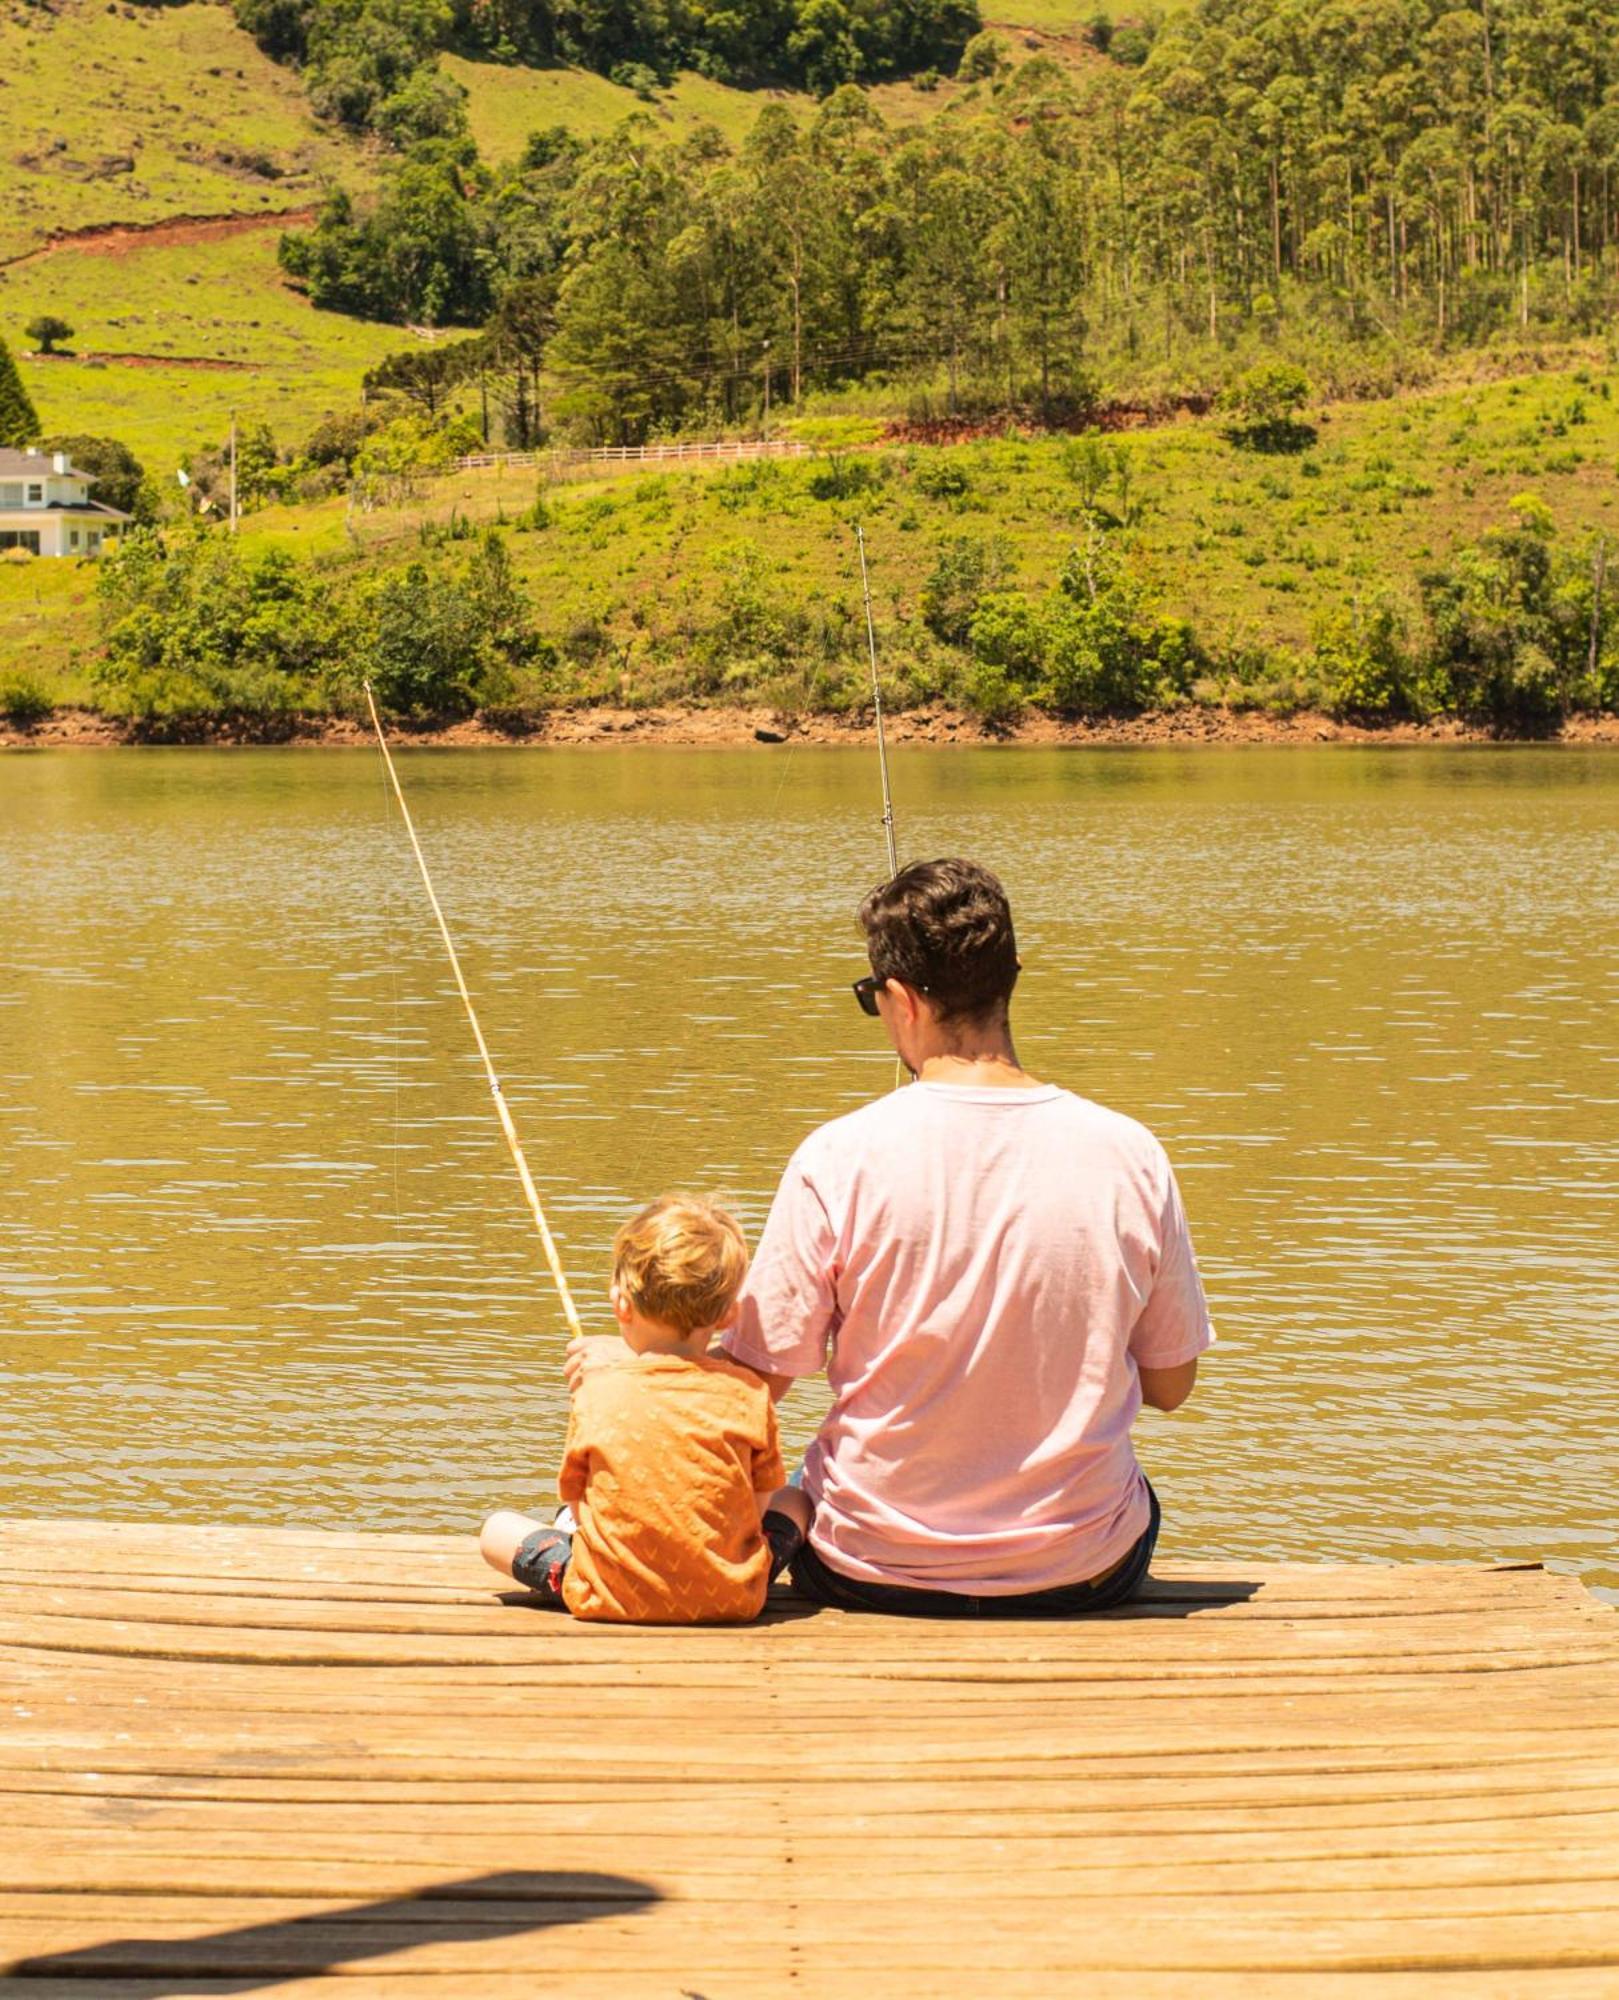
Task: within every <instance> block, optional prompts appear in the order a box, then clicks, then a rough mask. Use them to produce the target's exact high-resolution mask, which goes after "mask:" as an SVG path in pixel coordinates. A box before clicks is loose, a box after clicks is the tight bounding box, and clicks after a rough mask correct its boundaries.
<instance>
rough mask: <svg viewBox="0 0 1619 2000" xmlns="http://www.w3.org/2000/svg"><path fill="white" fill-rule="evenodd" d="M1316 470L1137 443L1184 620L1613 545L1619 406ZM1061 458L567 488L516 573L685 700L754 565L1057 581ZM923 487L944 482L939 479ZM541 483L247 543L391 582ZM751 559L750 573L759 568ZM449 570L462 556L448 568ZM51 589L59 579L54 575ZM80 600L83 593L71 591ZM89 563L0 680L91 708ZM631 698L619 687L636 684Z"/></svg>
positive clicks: (812, 584)
mask: <svg viewBox="0 0 1619 2000" xmlns="http://www.w3.org/2000/svg"><path fill="white" fill-rule="evenodd" d="M1322 414H1323V415H1324V417H1325V421H1324V422H1322V423H1321V425H1320V428H1319V435H1318V439H1317V443H1316V445H1315V446H1314V448H1313V449H1312V450H1310V451H1309V452H1307V453H1304V454H1302V455H1300V456H1298V457H1293V458H1273V457H1263V456H1257V455H1255V454H1254V453H1252V452H1247V451H1240V450H1238V449H1236V448H1235V447H1233V446H1232V445H1230V444H1228V443H1227V442H1226V441H1225V440H1224V439H1223V438H1222V437H1221V436H1220V434H1219V431H1218V429H1217V428H1216V427H1215V426H1214V425H1213V424H1212V423H1210V422H1207V421H1204V422H1196V423H1192V422H1188V423H1182V424H1176V425H1171V426H1167V427H1164V428H1162V429H1157V430H1152V431H1141V432H1137V433H1135V434H1133V435H1131V436H1130V437H1128V438H1127V439H1126V440H1124V442H1125V444H1126V447H1127V449H1128V450H1129V452H1130V454H1131V460H1132V467H1133V471H1134V476H1135V488H1136V492H1137V493H1138V495H1139V497H1140V499H1141V501H1142V503H1143V514H1142V518H1141V522H1140V526H1139V528H1138V530H1137V544H1136V546H1137V560H1138V561H1139V562H1140V563H1141V565H1142V566H1143V568H1144V570H1145V571H1146V573H1147V574H1148V575H1149V576H1150V577H1151V578H1152V579H1153V581H1154V582H1155V584H1156V586H1157V588H1158V590H1159V592H1160V593H1161V595H1162V597H1163V599H1164V600H1165V602H1166V603H1167V604H1168V605H1169V606H1171V607H1172V608H1176V609H1179V610H1181V611H1184V612H1185V613H1186V614H1187V615H1189V616H1190V617H1192V618H1193V619H1194V621H1195V622H1196V625H1197V627H1198V630H1199V632H1200V634H1201V636H1202V637H1203V639H1204V640H1205V642H1206V643H1209V644H1211V645H1213V646H1216V647H1218V648H1237V647H1241V646H1244V645H1261V646H1264V647H1267V648H1273V649H1274V648H1285V647H1289V646H1302V645H1303V644H1305V643H1306V642H1307V640H1308V638H1309V634H1310V629H1311V626H1312V624H1313V622H1314V620H1315V619H1316V618H1317V617H1318V616H1320V615H1321V614H1322V613H1323V612H1327V611H1331V610H1334V609H1336V608H1339V607H1341V606H1343V605H1345V604H1346V603H1348V602H1349V601H1350V600H1352V599H1353V598H1355V597H1357V596H1358V597H1360V598H1362V599H1369V598H1370V597H1371V596H1373V595H1374V594H1376V593H1377V592H1379V591H1381V590H1382V589H1384V588H1392V589H1394V590H1395V591H1397V592H1400V593H1402V594H1405V595H1407V596H1408V597H1410V598H1412V600H1413V601H1414V588H1413V585H1414V578H1415V575H1416V573H1417V571H1418V570H1419V569H1420V568H1421V567H1422V566H1423V565H1424V564H1425V563H1427V562H1428V561H1430V560H1433V559H1437V558H1441V557H1443V556H1444V555H1446V554H1447V553H1448V552H1449V551H1450V550H1451V549H1452V548H1454V547H1455V546H1457V545H1458V544H1460V543H1462V542H1465V541H1467V540H1470V539H1472V538H1473V537H1475V536H1476V535H1477V534H1479V533H1480V532H1482V531H1483V530H1484V529H1485V528H1487V527H1489V526H1491V525H1492V524H1495V523H1498V522H1501V521H1503V520H1505V519H1506V518H1508V517H1509V506H1510V502H1511V501H1512V500H1513V498H1514V497H1515V496H1517V495H1518V494H1521V493H1526V492H1527V493H1533V494H1535V495H1537V496H1538V497H1539V498H1540V499H1542V500H1543V501H1544V502H1545V503H1546V504H1547V505H1548V506H1549V507H1550V508H1551V510H1552V512H1553V515H1554V517H1555V518H1556V520H1557V523H1558V525H1559V529H1560V530H1561V531H1562V532H1565V533H1573V532H1576V531H1579V530H1582V529H1585V528H1589V527H1591V526H1595V525H1603V526H1607V527H1610V528H1612V529H1614V530H1615V531H1616V534H1619V389H1616V385H1615V383H1614V380H1613V378H1611V377H1610V376H1607V375H1603V374H1601V373H1599V372H1596V371H1594V370H1591V371H1584V370H1582V371H1570V370H1563V371H1559V372H1556V373H1550V374H1546V375H1541V376H1534V377H1526V378H1521V379H1517V380H1512V381H1506V382H1499V383H1493V384H1489V385H1486V386H1478V387H1466V388H1454V389H1448V390H1444V391H1441V392H1438V393H1434V394H1431V395H1422V396H1410V397H1406V398H1402V399H1400V400H1398V401H1392V402H1387V403H1372V404H1348V405H1339V406H1336V407H1334V408H1332V409H1331V410H1329V411H1326V412H1324V413H1322ZM1068 450H1069V448H1068V446H1067V443H1066V441H1065V440H1061V439H1055V438H1045V439H1038V440H1032V441H1028V442H1020V441H1017V440H1006V441H998V442H994V443H986V444H978V445H964V446H958V447H952V448H949V449H947V450H943V451H936V452H928V453H920V452H918V453H911V452H907V451H903V450H890V451H886V452H883V453H879V454H873V455H872V456H873V458H874V460H875V461H876V463H877V464H878V465H879V467H880V468H881V470H880V472H879V475H878V483H877V484H876V485H875V486H873V487H872V488H871V489H870V490H868V491H867V492H865V493H864V494H862V495H861V496H860V497H859V498H858V499H846V500H829V499H817V498H815V497H814V496H813V494H812V491H811V485H812V481H813V480H814V479H815V478H816V476H817V473H818V472H820V473H824V470H825V462H824V461H820V462H802V461H800V462H779V461H778V462H767V463H764V464H758V465H750V466H742V467H733V468H724V469H714V470H706V471H702V470H696V469H692V470H681V471H669V472H648V473H645V474H633V473H632V474H626V475H623V476H620V477H616V478H611V479H595V480H592V481H590V482H588V483H580V484H577V485H574V486H571V487H566V488H561V489H556V490H554V491H553V492H552V493H551V494H550V495H549V496H548V498H549V504H550V507H551V513H552V519H551V524H550V526H549V527H547V528H545V529H542V530H540V531H538V532H519V531H517V530H515V529H512V530H511V532H510V533H509V536H508V546H509V547H510V550H511V553H512V557H513V561H514V563H515V565H516V567H517V569H518V571H519V573H520V574H521V575H522V577H523V579H524V580H525V582H526V583H527V584H528V585H529V586H530V588H531V590H532V592H533V596H534V601H535V603H536V604H537V605H541V606H543V607H544V612H545V623H546V627H547V630H548V631H549V632H550V633H551V634H552V636H554V637H557V638H558V639H565V638H566V637H567V635H568V633H569V632H570V631H572V630H576V629H578V628H579V627H581V626H582V625H584V624H586V623H588V622H590V621H598V622H599V623H600V624H601V625H603V626H604V627H605V628H606V629H607V631H608V633H609V634H610V635H611V638H612V640H613V642H614V643H613V651H614V656H615V661H616V664H615V666H614V669H613V671H614V673H615V675H616V674H618V673H627V674H628V675H629V677H630V679H629V682H628V686H629V688H630V690H631V691H632V692H636V693H639V694H641V695H645V696H667V695H670V694H673V693H675V692H676V691H677V687H676V684H675V683H674V682H672V681H667V680H660V679H659V678H658V674H659V673H663V674H665V675H666V674H667V673H668V671H669V669H668V667H667V665H666V666H665V667H663V668H661V669H656V670H654V669H652V668H651V667H650V666H649V665H648V655H649V652H650V651H651V649H652V648H653V646H654V645H655V644H657V645H660V646H661V647H662V648H663V650H664V651H665V653H666V655H667V654H670V653H674V654H678V648H679V639H680V634H681V633H682V631H683V630H685V629H687V628H688V627H700V626H701V625H703V624H704V623H705V622H707V621H709V620H710V619H712V617H713V616H714V614H715V611H716V607H717V606H718V605H719V603H720V601H721V598H722V594H723V593H724V591H725V590H726V589H727V588H728V587H729V586H728V584H727V578H728V577H732V578H734V576H735V574H736V572H737V568H738V565H739V563H742V564H746V563H749V562H753V563H756V564H757V565H758V582H759V583H760V585H761V586H762V588H763V589H764V591H765V592H766V593H767V594H770V595H773V596H775V597H777V598H778V599H780V600H782V601H785V602H790V603H792V604H794V605H801V606H808V607H811V608H813V607H816V606H818V605H819V606H822V607H833V606H837V607H841V611H842V614H843V615H844V616H845V617H846V618H847V620H848V621H849V623H850V629H851V630H853V629H854V619H855V615H856V610H857V603H858V599H857V586H856V579H855V574H854V571H853V569H852V567H851V563H852V557H851V539H850V526H851V523H852V521H853V520H854V519H855V518H856V517H859V518H862V519H863V520H864V521H865V524H866V528H867V534H868V539H869V543H870V547H871V555H872V563H873V579H874V584H875V587H876V595H877V603H878V613H879V619H880V621H882V622H884V623H890V622H891V621H892V620H893V618H894V617H895V615H896V613H914V611H915V608H916V603H917V597H918V594H919V592H920V589H921V585H922V583H923V581H924V579H925V577H926V575H927V573H928V571H929V569H930V568H931V566H932V564H933V562H934V560H935V556H936V552H937V549H938V545H939V542H940V540H941V538H942V537H943V536H946V535H972V536H977V537H981V538H987V537H990V536H999V537H1002V538H1004V540H1005V542H1006V544H1007V546H1008V549H1009V551H1010V554H1011V557H1012V563H1013V570H1014V577H1015V580H1016V581H1019V582H1022V583H1024V584H1026V585H1028V586H1030V587H1033V588H1042V587H1044V586H1045V585H1047V584H1049V583H1051V582H1052V581H1053V580H1054V579H1055V577H1056V575H1057V572H1058V570H1059V568H1060V565H1061V563H1062V560H1063V557H1064V556H1065V554H1066V553H1067V551H1068V549H1069V548H1070V546H1071V545H1072V542H1073V539H1074V533H1075V513H1076V490H1075V487H1074V485H1073V482H1072V480H1071V478H1070V476H1069V474H1068V472H1067V470H1066V469H1065V468H1066V461H1067V457H1068ZM924 464H925V465H926V467H927V468H928V471H929V472H930V473H936V472H937V470H938V468H939V467H941V466H953V467H956V468H959V470H960V471H961V473H962V474H963V475H964V477H965V490H964V491H963V492H962V493H960V494H959V495H956V496H953V497H937V496H930V494H929V493H927V492H925V491H923V490H922V485H921V484H919V481H918V476H917V475H918V471H919V469H920V468H922V467H923V466H924ZM927 483H930V484H933V485H935V486H936V485H937V484H938V481H937V479H936V478H934V479H930V480H928V482H927ZM533 494H534V479H533V475H532V474H530V473H521V472H517V471H510V470H508V471H506V472H503V473H492V472H491V473H478V474H468V475H461V476H457V477H454V478H449V479H443V480H436V481H433V482H431V483H429V484H427V485H424V487H423V488H422V490H421V492H420V493H419V494H418V496H417V497H416V499H415V500H414V502H412V503H411V504H410V505H408V506H405V507H402V508H398V509H394V510H389V511H379V512H377V513H375V514H371V515H364V516H358V517H356V518H355V519H354V520H353V522H352V523H351V522H349V521H348V520H347V519H346V515H345V510H344V508H343V506H342V504H341V503H339V502H328V503H324V504H322V505H321V506H318V507H312V508H276V509H271V510H268V511H266V512H264V513H262V514H256V515H253V516H250V517H249V519H248V521H247V523H246V527H245V531H244V532H245V535H246V538H247V541H248V545H249V546H256V545H257V546H262V545H270V544H275V545H280V546H284V547H288V548H292V549H296V550H298V551H300V552H302V553H304V554H306V555H311V556H314V555H318V556H321V557H323V558H324V559H325V560H326V561H328V562H332V563H335V564H339V565H344V566H346V565H348V564H351V563H364V564H366V565H379V566H391V565H394V564H397V563H403V562H405V561H408V560H411V559H413V558H415V557H417V556H419V555H420V554H421V553H422V543H423V533H424V529H423V524H424V523H427V524H430V527H429V532H431V528H432V527H433V526H436V527H437V528H439V529H442V528H443V525H444V524H445V523H446V522H447V521H449V520H450V518H451V517H452V516H460V517H461V518H462V519H464V520H468V521H473V522H494V521H498V520H499V519H501V518H502V517H503V516H504V517H505V518H506V519H507V520H508V521H511V520H512V519H513V518H514V517H515V516H516V515H517V514H518V513H519V512H520V511H521V510H522V509H523V508H524V507H525V506H526V505H527V504H528V502H529V501H530V500H531V499H532V497H533ZM749 551H751V552H753V553H752V554H751V555H749V554H748V553H747V552H749ZM452 555H453V550H452ZM47 569H50V570H55V571H57V572H60V573H61V576H62V578H63V580H62V581H58V579H57V577H55V576H52V577H49V578H44V579H42V577H41V572H43V571H45V570H47ZM68 579H77V582H76V583H75V582H72V581H69V580H68ZM89 584H90V576H89V570H88V566H80V565H69V564H65V563H63V564H43V563H40V564H31V565H30V564H17V563H7V564H3V565H0V665H4V666H10V665H16V664H22V663H24V662H25V661H26V662H27V663H29V664H38V665H42V666H46V667H48V668H50V669H51V670H52V671H53V672H55V673H57V674H60V675H62V676H63V679H62V680H61V682H60V686H61V688H62V692H63V698H64V699H66V698H69V697H70V696H71V695H72V694H74V693H76V692H78V691H79V690H80V688H82V685H83V683H82V678H81V677H80V676H79V675H78V674H77V673H75V672H74V671H73V669H72V665H71V663H72V661H73V659H74V657H75V655H78V656H80V657H81V658H82V657H83V656H86V655H88V653H89V652H90V650H91V649H92V648H93V645H94V637H95V634H94V622H93V604H92V603H91V601H90V599H89V597H88V595H87V592H88V589H89ZM616 684H617V683H616V681H615V685H616Z"/></svg>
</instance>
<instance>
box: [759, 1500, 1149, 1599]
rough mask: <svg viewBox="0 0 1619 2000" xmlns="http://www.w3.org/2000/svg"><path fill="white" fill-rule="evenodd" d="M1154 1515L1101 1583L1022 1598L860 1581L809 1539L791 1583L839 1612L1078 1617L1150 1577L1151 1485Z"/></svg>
mask: <svg viewBox="0 0 1619 2000" xmlns="http://www.w3.org/2000/svg"><path fill="white" fill-rule="evenodd" d="M1147 1498H1148V1501H1149V1503H1150V1505H1151V1508H1152V1515H1151V1518H1150V1519H1149V1520H1148V1522H1147V1526H1146V1528H1145V1530H1144V1531H1143V1533H1142V1536H1141V1539H1140V1541H1138V1542H1137V1543H1136V1545H1135V1547H1134V1548H1133V1549H1131V1551H1130V1553H1129V1554H1128V1555H1127V1556H1126V1557H1125V1559H1124V1561H1123V1562H1122V1563H1120V1565H1119V1566H1118V1568H1117V1569H1116V1570H1114V1572H1113V1574H1112V1575H1111V1576H1106V1577H1103V1578H1102V1580H1101V1581H1100V1582H1099V1583H1064V1584H1059V1585H1058V1586H1057V1588H1056V1589H1055V1590H1034V1591H1029V1592H1028V1593H1027V1594H1025V1595H1024V1596H1021V1597H966V1596H963V1595H961V1594H960V1593H959V1592H957V1591H953V1590H912V1589H910V1588H908V1587H905V1586H901V1585H899V1584H893V1583H862V1582H860V1581H858V1580H857V1579H856V1578H854V1577H852V1576H842V1575H840V1574H839V1572H838V1571H837V1570H835V1569H830V1568H829V1567H828V1566H827V1565H826V1564H825V1563H824V1562H822V1560H821V1558H820V1557H819V1556H818V1555H817V1554H816V1553H815V1551H814V1549H812V1548H811V1547H810V1546H809V1545H808V1543H806V1544H805V1545H804V1547H803V1548H801V1549H800V1550H799V1551H798V1553H797V1555H795V1556H794V1557H793V1586H794V1588H795V1589H796V1590H797V1591H798V1593H799V1594H800V1596H802V1597H808V1598H810V1599H811V1600H812V1601H813V1602H814V1603H816V1604H827V1605H831V1606H833V1607H834V1608H835V1609H836V1610H839V1611H886V1612H888V1613H889V1614H890V1615H895V1614H897V1615H898V1616H900V1617H904V1618H1078V1617H1082V1616H1084V1615H1085V1614H1086V1613H1088V1612H1093V1611H1113V1610H1116V1609H1117V1608H1118V1606H1119V1605H1121V1604H1128V1603H1129V1602H1130V1600H1131V1599H1132V1598H1133V1597H1135V1596H1136V1595H1137V1593H1138V1592H1139V1591H1140V1589H1141V1586H1142V1585H1143V1584H1144V1583H1145V1582H1146V1580H1147V1565H1148V1563H1150V1562H1151V1561H1152V1552H1153V1548H1154V1545H1155V1544H1156V1543H1157V1540H1158V1525H1159V1522H1160V1520H1161V1519H1162V1515H1161V1512H1160V1509H1159V1506H1158V1495H1157V1494H1156V1493H1154V1492H1153V1490H1152V1483H1151V1481H1149V1482H1148V1484H1147Z"/></svg>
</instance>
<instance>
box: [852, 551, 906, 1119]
mask: <svg viewBox="0 0 1619 2000" xmlns="http://www.w3.org/2000/svg"><path fill="white" fill-rule="evenodd" d="M854 538H855V542H856V544H857V545H858V547H859V550H860V589H861V593H862V595H863V596H864V598H865V600H866V646H867V649H868V650H869V652H870V654H871V706H872V712H873V713H874V715H875V716H876V718H877V768H878V770H879V771H880V772H881V774H882V781H883V837H884V839H885V840H886V841H887V843H888V879H889V881H890V882H892V881H893V879H894V877H895V876H896V875H897V874H898V873H899V847H898V844H897V843H896V841H895V839H894V794H893V791H892V789H891V788H890V786H889V783H888V739H887V736H886V735H885V734H884V731H883V684H882V681H881V680H880V678H879V677H878V673H877V625H876V621H875V619H874V618H873V617H872V615H871V578H870V576H869V575H868V574H867V572H866V531H865V528H864V527H863V526H862V524H861V523H860V522H859V521H856V522H855V524H854ZM905 1075H906V1071H905V1058H904V1057H903V1056H902V1055H900V1054H899V1053H898V1051H896V1052H895V1055H894V1088H895V1089H896V1090H903V1089H904V1088H905Z"/></svg>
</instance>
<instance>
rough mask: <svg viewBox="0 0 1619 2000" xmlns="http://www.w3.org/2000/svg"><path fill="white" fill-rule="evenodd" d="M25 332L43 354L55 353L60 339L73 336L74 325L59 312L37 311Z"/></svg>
mask: <svg viewBox="0 0 1619 2000" xmlns="http://www.w3.org/2000/svg"><path fill="white" fill-rule="evenodd" d="M23 332H24V333H26V334H27V336H28V338H29V339H30V340H31V341H32V342H33V343H34V345H35V346H36V347H37V348H38V349H39V351H40V353H41V354H54V353H55V352H56V346H57V342H58V341H62V340H71V339H72V338H73V329H72V327H71V326H69V325H68V323H67V321H66V320H65V319H63V318H62V317H61V316H60V315H59V314H57V313H36V314H35V315H34V317H33V318H32V319H31V320H30V321H29V322H28V324H27V325H26V326H25V327H24V328H23Z"/></svg>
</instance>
